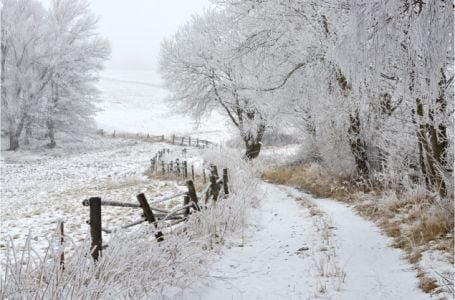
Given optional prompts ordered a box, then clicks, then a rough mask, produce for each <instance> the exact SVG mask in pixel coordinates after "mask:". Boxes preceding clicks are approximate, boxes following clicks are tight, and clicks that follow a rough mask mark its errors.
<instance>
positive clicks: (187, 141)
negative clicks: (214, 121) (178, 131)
mask: <svg viewBox="0 0 455 300" xmlns="http://www.w3.org/2000/svg"><path fill="white" fill-rule="evenodd" d="M98 133H99V134H100V135H102V136H109V135H110V136H111V137H113V138H116V137H122V138H136V139H144V140H149V141H153V142H163V143H169V144H173V145H180V146H192V147H198V148H208V147H216V146H217V144H216V143H214V142H211V141H209V140H206V139H200V138H198V137H196V138H195V137H191V136H177V135H175V134H172V135H170V136H166V135H164V134H162V135H150V134H148V133H147V134H143V133H136V134H134V133H128V132H117V131H114V132H112V133H111V134H109V133H107V132H106V131H104V130H103V129H100V130H98Z"/></svg>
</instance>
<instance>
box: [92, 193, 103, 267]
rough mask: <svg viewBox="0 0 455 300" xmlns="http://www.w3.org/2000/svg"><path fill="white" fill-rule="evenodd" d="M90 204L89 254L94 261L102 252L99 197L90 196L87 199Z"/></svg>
mask: <svg viewBox="0 0 455 300" xmlns="http://www.w3.org/2000/svg"><path fill="white" fill-rule="evenodd" d="M89 206H90V235H91V237H92V246H91V254H92V257H93V259H94V260H95V261H97V260H98V257H99V256H100V255H101V254H102V253H101V251H102V232H101V198H100V197H92V198H90V199H89Z"/></svg>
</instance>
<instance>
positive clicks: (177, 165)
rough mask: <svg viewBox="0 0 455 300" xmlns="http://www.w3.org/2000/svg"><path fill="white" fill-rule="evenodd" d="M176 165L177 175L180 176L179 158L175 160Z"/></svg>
mask: <svg viewBox="0 0 455 300" xmlns="http://www.w3.org/2000/svg"><path fill="white" fill-rule="evenodd" d="M175 167H176V168H177V177H180V161H179V159H178V158H177V159H176V160H175Z"/></svg>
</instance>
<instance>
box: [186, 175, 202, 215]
mask: <svg viewBox="0 0 455 300" xmlns="http://www.w3.org/2000/svg"><path fill="white" fill-rule="evenodd" d="M186 186H187V187H188V196H189V197H190V200H191V201H193V203H194V206H193V208H194V209H195V210H197V211H201V208H200V207H199V204H198V203H197V201H198V200H197V194H196V189H195V188H194V183H193V181H192V180H188V181H187V182H186Z"/></svg>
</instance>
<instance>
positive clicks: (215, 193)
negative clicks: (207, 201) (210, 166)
mask: <svg viewBox="0 0 455 300" xmlns="http://www.w3.org/2000/svg"><path fill="white" fill-rule="evenodd" d="M216 179H217V178H216V176H215V175H211V176H210V191H211V194H212V196H213V201H215V202H216V200H218V194H219V188H218V184H217V183H216Z"/></svg>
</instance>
